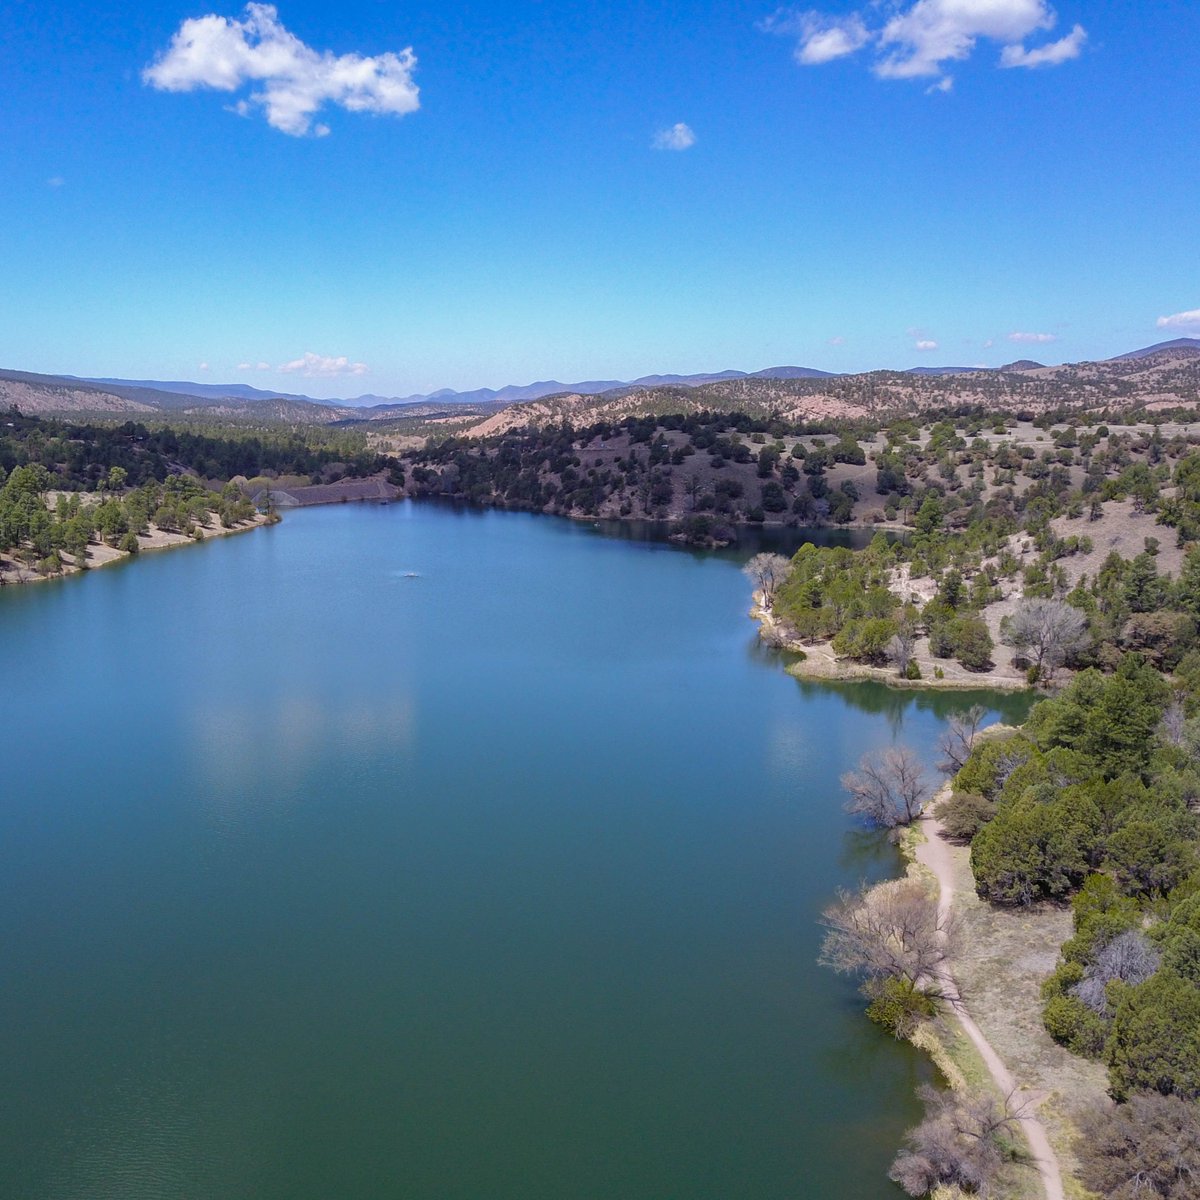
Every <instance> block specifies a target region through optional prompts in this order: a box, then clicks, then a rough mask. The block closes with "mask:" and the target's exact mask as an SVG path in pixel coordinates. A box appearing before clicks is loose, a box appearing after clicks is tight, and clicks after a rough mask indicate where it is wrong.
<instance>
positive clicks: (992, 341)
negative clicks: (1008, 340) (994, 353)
mask: <svg viewBox="0 0 1200 1200" xmlns="http://www.w3.org/2000/svg"><path fill="white" fill-rule="evenodd" d="M995 344H996V339H995V338H988V340H987V341H986V342H984V343H983V348H984V349H985V350H990V349H991V348H992V347H993V346H994V345H995Z"/></svg>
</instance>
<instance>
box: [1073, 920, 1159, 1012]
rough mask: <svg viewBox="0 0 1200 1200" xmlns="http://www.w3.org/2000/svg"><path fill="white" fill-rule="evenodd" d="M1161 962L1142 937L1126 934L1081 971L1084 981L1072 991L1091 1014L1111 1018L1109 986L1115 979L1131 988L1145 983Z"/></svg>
mask: <svg viewBox="0 0 1200 1200" xmlns="http://www.w3.org/2000/svg"><path fill="white" fill-rule="evenodd" d="M1161 962H1162V954H1161V953H1160V951H1159V949H1158V947H1157V946H1155V945H1154V944H1153V943H1152V942H1151V941H1150V940H1149V939H1148V938H1147V937H1146V936H1145V935H1144V934H1142V933H1140V932H1139V931H1138V930H1136V929H1130V930H1127V931H1126V932H1125V933H1122V934H1119V935H1118V936H1117V937H1115V938H1113V940H1112V941H1111V942H1109V943H1108V945H1107V946H1105V947H1104V949H1103V950H1101V951H1100V953H1099V954H1097V955H1096V958H1095V960H1094V961H1093V962H1090V963H1089V964H1088V965H1087V966H1086V967H1085V968H1084V971H1083V978H1082V979H1081V980H1080V981H1079V982H1078V983H1077V984H1075V985H1073V986H1072V988H1071V995H1072V996H1077V997H1078V998H1079V999H1080V1000H1082V1001H1083V1003H1084V1004H1086V1005H1087V1006H1088V1008H1090V1009H1091V1010H1092V1012H1094V1013H1099V1014H1100V1016H1102V1017H1107V1016H1111V1015H1112V1012H1111V1009H1110V1007H1109V1003H1108V985H1109V984H1110V983H1112V982H1113V980H1115V979H1119V980H1120V981H1121V982H1122V983H1128V984H1130V985H1133V984H1138V983H1145V982H1146V980H1147V979H1149V978H1150V976H1151V975H1153V974H1154V972H1155V971H1157V970H1158V968H1159V964H1160V963H1161Z"/></svg>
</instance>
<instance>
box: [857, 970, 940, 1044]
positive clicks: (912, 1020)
mask: <svg viewBox="0 0 1200 1200" xmlns="http://www.w3.org/2000/svg"><path fill="white" fill-rule="evenodd" d="M864 990H865V991H866V994H867V995H868V996H869V997H870V999H871V1003H870V1004H868V1005H867V1016H868V1017H870V1018H871V1020H872V1021H874V1022H875V1024H876V1025H882V1026H883V1028H884V1029H886V1030H887V1031H888V1032H889V1033H893V1034H895V1035H896V1037H898V1038H907V1037H911V1036H912V1035H913V1033H914V1031H915V1030H916V1028H917V1026H918V1025H919V1024H920V1023H921V1022H922V1021H927V1020H929V1019H931V1018H932V1017H934V1016H936V1014H937V1005H936V1004H935V1003H934V1001H933V999H932V997H930V996H927V995H926V994H925V993H924V992H922V991H920V990H919V989H918V988H917V987H915V986H914V985H913V983H912V982H911V981H910V980H907V979H896V978H885V979H876V980H871V981H869V982H868V983H867V985H866V987H865V989H864Z"/></svg>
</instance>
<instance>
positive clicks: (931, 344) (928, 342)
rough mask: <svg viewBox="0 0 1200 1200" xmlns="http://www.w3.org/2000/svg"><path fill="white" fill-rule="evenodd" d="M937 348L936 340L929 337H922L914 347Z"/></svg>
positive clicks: (922, 348)
mask: <svg viewBox="0 0 1200 1200" xmlns="http://www.w3.org/2000/svg"><path fill="white" fill-rule="evenodd" d="M937 348H938V344H937V342H935V341H933V340H932V339H931V338H922V339H921V340H920V341H919V342H918V343H917V344H916V346H915V347H914V349H917V350H936V349H937Z"/></svg>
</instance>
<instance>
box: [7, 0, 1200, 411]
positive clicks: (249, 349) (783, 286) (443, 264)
mask: <svg viewBox="0 0 1200 1200" xmlns="http://www.w3.org/2000/svg"><path fill="white" fill-rule="evenodd" d="M917 8H920V12H921V16H922V19H921V20H917V19H916V18H915V17H914V13H916V10H917ZM986 9H987V12H986V14H985V13H984V11H983V9H982V8H981V9H980V10H979V11H978V12H972V11H971V9H970V6H969V5H956V6H946V5H945V4H943V3H942V2H941V0H922V2H921V4H920V5H915V4H914V3H913V0H904V2H903V3H901V4H899V5H898V7H897V11H898V13H899V16H898V17H897V18H896V21H895V22H893V23H891V24H889V25H888V26H887V27H886V28H881V27H879V24H878V20H877V17H878V14H877V13H873V9H872V7H871V6H870V5H866V6H862V5H854V4H849V3H837V4H831V5H828V6H826V9H825V10H823V11H822V12H820V13H817V12H809V11H803V12H802V11H799V10H784V9H777V8H776V6H774V5H773V4H767V3H753V4H750V3H737V4H734V5H726V6H716V5H711V6H706V7H705V8H703V9H701V8H696V9H694V10H690V11H689V13H688V14H687V18H686V20H685V19H681V18H680V17H678V16H674V17H672V16H671V15H670V14H666V13H662V14H660V13H656V12H647V11H645V10H644V9H643V8H641V7H639V6H635V5H632V4H629V3H617V4H615V5H612V6H609V7H607V8H606V9H605V10H603V11H588V12H585V13H582V14H580V13H565V12H564V13H560V12H558V11H556V10H547V9H546V8H545V7H544V6H542V5H540V4H533V3H527V4H523V5H516V6H513V5H505V6H501V5H496V4H488V3H484V4H482V5H476V6H460V7H459V8H456V9H451V10H447V9H446V8H445V6H435V5H432V4H429V3H414V4H412V5H410V6H408V7H407V8H405V9H404V10H402V11H399V12H391V11H387V12H385V11H382V10H381V9H380V8H379V6H378V5H371V4H367V3H364V2H363V0H356V2H353V3H351V4H350V5H348V6H346V7H344V8H343V9H342V10H339V13H338V15H337V17H336V18H335V17H333V16H331V15H330V14H329V13H328V11H327V10H325V8H324V7H323V6H321V5H318V4H316V3H315V0H296V2H295V3H291V2H286V0H285V2H284V3H280V4H278V5H276V6H264V5H251V6H248V7H247V6H243V5H242V4H240V3H229V2H225V0H221V2H220V3H217V2H216V0H206V2H205V3H202V4H192V3H187V4H185V3H182V2H180V0H169V2H168V0H152V3H151V4H150V5H148V6H143V7H141V8H139V9H138V10H137V19H136V20H132V19H131V14H132V10H130V9H128V8H127V7H125V6H121V5H108V6H102V7H101V8H96V7H95V6H94V5H83V4H81V3H75V2H65V0H64V2H55V0H50V3H48V4H47V5H44V6H39V8H38V9H37V10H36V11H29V12H27V13H22V15H21V19H20V21H19V22H15V21H14V22H12V23H11V24H12V28H11V30H10V36H9V37H8V38H7V39H6V43H5V45H4V46H2V47H0V66H2V67H3V70H0V95H3V96H4V98H5V100H6V102H7V109H8V111H9V113H10V126H11V129H12V136H11V137H10V139H9V141H8V143H7V144H6V146H5V147H3V148H2V149H0V163H2V164H3V166H4V170H5V175H6V178H7V179H8V180H9V187H8V188H7V189H6V193H5V196H4V197H3V198H2V199H0V217H2V218H3V219H4V221H5V225H6V227H7V228H9V229H10V230H11V231H13V233H14V234H15V236H14V237H13V238H12V243H13V244H12V251H11V255H10V273H11V276H12V278H13V279H14V280H15V281H17V283H16V285H15V286H11V287H10V288H9V289H6V298H5V299H4V300H3V301H0V317H2V318H3V319H2V320H0V329H3V331H4V332H3V335H2V336H0V358H2V359H3V360H5V361H9V362H12V363H14V364H18V366H17V367H16V368H15V369H22V370H29V371H36V372H41V373H47V374H62V373H70V374H74V375H79V376H86V377H92V378H97V377H122V378H126V377H139V378H148V379H159V380H172V381H174V380H179V381H193V380H194V381H197V382H206V381H208V380H213V381H216V382H218V383H220V384H227V383H237V384H246V385H250V386H255V387H261V388H263V390H268V391H272V390H273V391H279V392H290V393H295V394H305V395H310V396H312V397H314V398H316V399H328V398H331V397H334V396H338V395H347V394H373V395H380V396H406V395H420V394H428V393H430V392H432V391H435V390H438V389H442V388H450V389H452V390H455V391H472V390H477V389H479V388H482V387H486V388H499V387H503V386H528V385H526V384H520V383H517V384H508V383H506V382H502V381H509V380H521V379H527V380H530V381H540V380H550V379H553V380H562V381H572V380H575V381H583V380H593V379H618V380H630V379H635V378H638V377H641V376H645V375H651V374H665V373H676V374H699V373H717V372H720V371H724V370H745V371H747V372H748V373H752V371H753V368H750V367H748V366H734V367H731V366H730V365H729V364H731V363H735V364H749V363H755V362H759V363H764V362H765V363H775V364H798V365H802V366H808V367H812V368H815V369H819V370H827V371H830V372H834V373H840V374H847V373H857V372H860V371H866V370H874V369H881V368H880V367H879V366H878V364H880V363H903V364H904V365H903V366H897V367H893V368H888V369H895V370H911V369H912V368H914V367H920V366H921V365H923V364H924V363H928V364H930V365H938V366H940V365H942V364H950V365H955V366H974V365H983V366H988V367H998V366H1001V365H1004V364H1005V363H1008V362H1012V361H1017V360H1020V359H1023V358H1027V357H1028V358H1034V359H1036V360H1038V361H1047V360H1048V359H1052V360H1054V361H1061V362H1080V361H1095V360H1100V359H1103V358H1105V357H1111V356H1113V355H1115V354H1120V353H1124V352H1127V351H1128V349H1129V348H1131V347H1140V346H1145V345H1149V344H1152V343H1154V342H1159V341H1167V340H1172V339H1173V338H1174V337H1177V336H1188V335H1195V334H1200V293H1198V292H1197V288H1196V283H1195V278H1194V270H1193V264H1192V263H1191V262H1190V260H1189V259H1188V257H1187V256H1186V255H1181V254H1179V253H1177V252H1176V251H1175V248H1174V246H1173V239H1172V238H1171V237H1169V236H1164V231H1171V230H1177V229H1186V228H1187V227H1188V226H1189V224H1190V222H1191V219H1192V208H1193V207H1194V196H1195V194H1196V192H1197V190H1198V185H1200V167H1198V166H1197V164H1196V162H1195V160H1194V156H1190V155H1188V154H1186V153H1180V152H1179V149H1178V144H1177V143H1178V135H1177V131H1176V127H1175V123H1174V122H1173V121H1171V120H1169V119H1164V115H1166V116H1169V114H1171V113H1173V112H1178V111H1185V110H1186V107H1187V104H1188V103H1189V101H1190V96H1191V92H1192V82H1191V81H1192V80H1193V79H1194V78H1195V74H1196V70H1197V68H1198V67H1200V37H1191V38H1189V37H1187V36H1182V35H1181V30H1182V31H1184V32H1185V33H1186V31H1187V30H1189V29H1191V30H1194V31H1196V32H1197V33H1200V16H1198V15H1197V12H1196V10H1195V9H1194V7H1193V6H1185V5H1184V4H1183V3H1179V2H1168V3H1165V4H1161V5H1156V6H1153V9H1152V10H1150V11H1142V10H1139V11H1137V12H1109V11H1094V6H1087V5H1084V4H1083V3H1082V0H1072V2H1064V3H1060V4H1058V5H1056V6H1055V7H1054V8H1051V6H1050V5H1049V4H1047V3H1045V2H1044V0H995V2H993V3H989V4H988V5H987V6H986ZM925 18H929V19H930V20H929V21H926V20H925ZM896 22H898V24H897V23H896ZM930 22H932V23H930ZM617 46H619V47H621V48H622V49H621V50H620V52H619V53H618V52H617V51H615V50H614V47H617ZM281 63H282V64H283V65H282V66H281V65H280V64H281ZM598 363H599V364H604V367H603V369H598V368H597V366H596V364H598ZM756 369H759V370H761V369H763V368H756ZM480 381H483V382H480Z"/></svg>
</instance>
